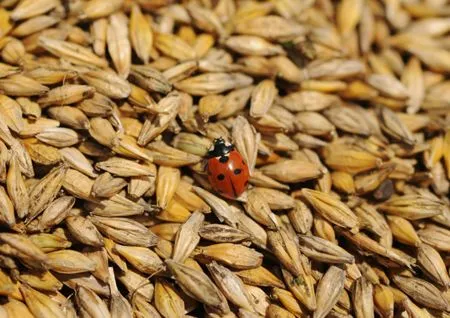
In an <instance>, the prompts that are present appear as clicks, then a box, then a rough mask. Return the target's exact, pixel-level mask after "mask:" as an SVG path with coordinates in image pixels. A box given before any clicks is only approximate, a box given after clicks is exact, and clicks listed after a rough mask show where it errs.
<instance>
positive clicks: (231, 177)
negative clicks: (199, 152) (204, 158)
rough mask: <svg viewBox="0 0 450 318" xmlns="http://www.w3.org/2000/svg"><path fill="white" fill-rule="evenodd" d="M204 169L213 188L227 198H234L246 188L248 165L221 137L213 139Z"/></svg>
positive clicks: (248, 175)
mask: <svg viewBox="0 0 450 318" xmlns="http://www.w3.org/2000/svg"><path fill="white" fill-rule="evenodd" d="M206 170H207V172H208V180H209V182H210V183H211V185H212V187H213V188H214V190H215V191H216V192H218V193H220V194H221V195H222V196H224V197H226V198H228V199H236V198H237V197H239V196H240V195H241V194H242V193H243V192H244V191H245V189H246V188H247V185H248V179H249V177H250V173H249V171H248V166H247V164H246V163H245V161H244V159H243V158H242V156H241V154H240V153H239V152H238V151H237V150H235V149H234V146H233V145H232V144H230V143H228V142H226V141H225V140H223V138H217V139H215V140H214V144H213V146H212V147H211V150H210V151H209V152H208V163H207V167H206Z"/></svg>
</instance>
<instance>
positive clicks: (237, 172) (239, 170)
mask: <svg viewBox="0 0 450 318" xmlns="http://www.w3.org/2000/svg"><path fill="white" fill-rule="evenodd" d="M241 172H242V169H234V174H235V175H238V174H240V173H241Z"/></svg>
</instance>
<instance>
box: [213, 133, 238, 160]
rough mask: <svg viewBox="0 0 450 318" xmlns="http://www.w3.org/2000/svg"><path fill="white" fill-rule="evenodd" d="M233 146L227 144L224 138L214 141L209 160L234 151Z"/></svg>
mask: <svg viewBox="0 0 450 318" xmlns="http://www.w3.org/2000/svg"><path fill="white" fill-rule="evenodd" d="M233 148H234V147H233V145H232V144H230V143H229V142H226V141H225V140H224V139H223V138H222V137H220V138H216V139H214V143H213V146H212V147H211V149H210V150H209V151H208V158H212V157H221V156H224V155H226V154H227V153H229V152H230V151H231V150H233Z"/></svg>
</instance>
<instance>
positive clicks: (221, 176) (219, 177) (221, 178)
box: [217, 173, 225, 181]
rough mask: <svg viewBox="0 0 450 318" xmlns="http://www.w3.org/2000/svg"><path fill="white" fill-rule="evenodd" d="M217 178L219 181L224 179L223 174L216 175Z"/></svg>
mask: <svg viewBox="0 0 450 318" xmlns="http://www.w3.org/2000/svg"><path fill="white" fill-rule="evenodd" d="M217 179H219V180H220V181H222V180H224V179H225V176H224V175H223V174H222V173H221V174H219V175H218V176H217Z"/></svg>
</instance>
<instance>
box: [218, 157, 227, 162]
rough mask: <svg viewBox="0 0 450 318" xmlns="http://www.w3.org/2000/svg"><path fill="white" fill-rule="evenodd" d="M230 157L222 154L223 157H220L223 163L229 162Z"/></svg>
mask: <svg viewBox="0 0 450 318" xmlns="http://www.w3.org/2000/svg"><path fill="white" fill-rule="evenodd" d="M228 159H229V158H228V157H227V156H222V157H220V159H219V161H220V162H221V163H225V162H227V161H228Z"/></svg>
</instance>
